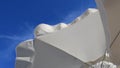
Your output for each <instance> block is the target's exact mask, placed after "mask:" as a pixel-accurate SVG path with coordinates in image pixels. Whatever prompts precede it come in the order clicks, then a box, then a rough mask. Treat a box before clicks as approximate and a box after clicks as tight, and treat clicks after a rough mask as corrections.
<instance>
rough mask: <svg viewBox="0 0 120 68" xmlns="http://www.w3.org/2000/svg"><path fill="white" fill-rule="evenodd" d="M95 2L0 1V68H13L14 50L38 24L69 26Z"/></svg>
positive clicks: (30, 36) (69, 0)
mask: <svg viewBox="0 0 120 68" xmlns="http://www.w3.org/2000/svg"><path fill="white" fill-rule="evenodd" d="M89 7H93V8H95V7H96V4H95V2H94V0H0V68H14V64H15V47H16V46H17V44H18V43H20V42H21V41H23V40H26V39H30V38H33V30H34V28H35V26H37V25H38V24H40V23H47V24H51V25H53V24H57V23H60V22H65V23H70V22H71V21H73V20H74V19H75V18H76V17H78V16H79V15H81V14H82V13H83V12H84V11H85V10H87V8H89Z"/></svg>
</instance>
